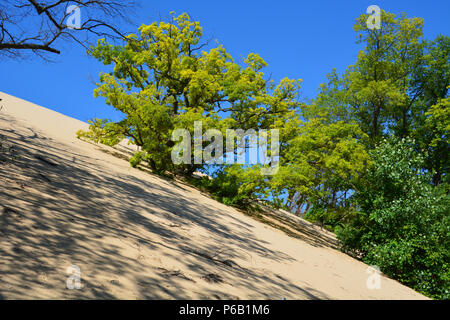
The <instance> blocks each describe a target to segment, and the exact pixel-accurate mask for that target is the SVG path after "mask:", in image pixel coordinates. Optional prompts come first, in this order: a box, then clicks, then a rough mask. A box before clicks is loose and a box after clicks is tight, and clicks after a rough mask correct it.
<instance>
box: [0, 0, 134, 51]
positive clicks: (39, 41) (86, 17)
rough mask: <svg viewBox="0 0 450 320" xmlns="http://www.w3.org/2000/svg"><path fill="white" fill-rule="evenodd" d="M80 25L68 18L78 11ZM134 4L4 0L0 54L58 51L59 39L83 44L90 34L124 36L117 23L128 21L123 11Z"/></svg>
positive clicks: (0, 10)
mask: <svg viewBox="0 0 450 320" xmlns="http://www.w3.org/2000/svg"><path fill="white" fill-rule="evenodd" d="M74 6H77V7H78V8H79V13H80V15H81V16H80V18H81V21H80V25H79V26H71V25H69V24H68V23H67V19H68V18H70V17H71V16H72V15H73V14H77V13H78V12H77V11H78V9H76V10H75V9H74ZM133 6H135V3H134V1H131V0H124V1H116V0H53V1H49V0H45V1H44V0H41V1H35V0H3V1H2V3H1V4H0V53H3V54H7V55H9V56H13V57H17V56H18V55H19V54H20V52H21V51H27V50H29V51H33V52H34V53H36V54H39V55H40V54H42V53H44V52H47V53H54V54H59V53H60V52H61V51H60V49H58V45H59V41H60V40H73V41H75V42H77V43H79V44H81V45H83V46H85V47H86V46H87V45H88V43H89V34H92V35H95V36H96V37H109V38H116V39H117V38H123V37H124V34H123V33H122V31H120V30H119V29H118V27H117V23H119V22H121V21H127V17H126V13H127V12H129V9H130V8H131V7H133ZM74 10H75V11H74Z"/></svg>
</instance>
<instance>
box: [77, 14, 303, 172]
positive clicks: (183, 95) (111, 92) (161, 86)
mask: <svg viewBox="0 0 450 320" xmlns="http://www.w3.org/2000/svg"><path fill="white" fill-rule="evenodd" d="M202 33H203V31H202V28H201V26H200V24H199V22H197V21H191V19H190V17H189V15H187V14H186V13H183V14H181V15H180V16H174V15H173V13H172V20H171V21H170V22H159V23H157V22H155V23H152V24H150V25H142V26H141V27H140V28H139V35H130V36H128V37H127V39H126V43H125V44H124V45H122V46H113V45H111V44H109V43H107V42H106V41H105V40H104V39H100V40H99V41H98V43H97V46H96V47H93V48H91V50H90V51H89V53H90V54H91V55H92V56H93V57H95V58H96V59H98V60H99V61H101V62H103V64H104V65H108V66H109V65H110V66H112V70H111V71H110V72H108V73H101V75H100V81H99V83H98V84H97V88H96V89H95V92H94V95H95V97H104V98H105V99H106V103H107V104H108V105H111V106H113V107H114V108H115V109H116V110H118V111H120V112H121V113H122V114H123V116H124V119H123V120H122V121H119V122H111V121H106V120H98V119H96V120H94V122H92V123H91V127H90V132H88V133H83V132H80V133H79V136H84V137H86V138H92V139H94V141H98V142H101V143H107V144H115V143H117V142H118V141H120V140H121V139H122V138H124V137H126V138H128V139H130V140H131V142H132V143H134V144H135V145H137V146H140V147H141V149H142V150H141V151H140V152H144V153H146V155H145V156H144V155H137V156H135V157H133V159H132V161H133V163H132V164H133V165H137V163H138V162H139V160H145V161H148V162H149V164H150V167H151V168H152V170H153V171H155V172H164V171H166V170H171V171H177V172H179V171H182V172H183V171H185V172H188V173H190V172H192V171H194V170H196V169H199V168H200V167H201V166H195V165H186V164H184V165H180V166H179V167H178V168H175V167H174V166H173V165H172V161H171V160H170V159H171V157H170V155H171V150H172V148H173V146H174V142H173V141H172V140H171V134H172V132H173V130H174V129H177V128H185V129H189V130H190V132H191V135H192V134H193V129H192V127H193V121H194V120H203V121H204V122H205V123H204V126H203V127H204V129H205V130H206V129H208V128H209V127H210V128H212V127H214V128H218V129H219V130H221V129H222V128H231V129H232V128H242V129H246V128H264V127H269V126H270V125H271V124H272V123H273V121H274V119H276V118H277V117H279V116H281V115H282V114H283V113H286V112H288V111H289V110H290V109H292V108H293V107H294V105H295V98H296V91H297V90H298V88H299V83H300V80H290V79H287V78H285V79H282V80H281V81H280V83H279V84H278V85H275V84H274V83H273V82H272V81H266V80H265V79H264V77H263V75H264V74H263V72H262V71H261V69H262V68H264V67H265V66H266V65H267V64H266V62H265V61H264V60H263V59H262V58H261V57H259V56H258V55H257V54H255V53H250V54H249V55H248V56H247V58H245V59H244V61H243V65H240V64H238V63H236V62H234V60H233V59H232V57H231V56H230V54H229V53H228V52H227V51H226V50H225V49H224V48H223V47H222V46H221V45H217V46H215V47H212V48H210V49H209V50H206V48H207V43H203V44H202V43H201V42H200V41H201V37H202ZM203 48H204V49H205V50H204V51H202V49H203ZM219 112H220V113H222V115H226V116H223V117H219V116H218V113H219ZM192 156H194V155H192Z"/></svg>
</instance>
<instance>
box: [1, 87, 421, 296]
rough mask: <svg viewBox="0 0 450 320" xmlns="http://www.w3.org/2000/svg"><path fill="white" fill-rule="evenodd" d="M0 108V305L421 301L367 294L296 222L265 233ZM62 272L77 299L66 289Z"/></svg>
mask: <svg viewBox="0 0 450 320" xmlns="http://www.w3.org/2000/svg"><path fill="white" fill-rule="evenodd" d="M0 99H3V100H2V101H1V102H0V105H3V109H2V110H1V111H0V134H1V136H2V139H3V140H2V141H3V143H4V144H6V145H7V146H12V147H13V149H12V150H11V152H8V154H7V155H6V157H5V156H3V158H2V162H1V163H0V298H3V299H80V298H81V299H92V298H96V299H283V298H285V299H423V298H425V297H424V296H422V295H420V294H418V293H416V292H415V291H413V290H412V289H410V288H407V287H405V286H403V285H401V284H400V283H398V282H396V281H393V280H391V279H389V278H387V277H384V276H382V277H381V288H380V289H375V290H370V289H368V288H367V285H366V282H367V279H368V277H369V275H368V274H367V273H366V270H367V265H365V264H363V263H361V262H359V261H357V260H355V259H353V258H351V257H349V256H347V255H345V254H343V253H341V252H339V251H337V250H336V249H335V248H334V246H335V244H334V240H333V235H332V234H329V233H326V232H322V231H321V230H320V229H318V228H316V227H314V226H311V225H310V224H308V223H306V222H302V221H300V220H299V221H297V222H298V223H297V222H295V221H294V222H292V223H287V224H286V225H285V226H284V229H283V228H282V230H280V229H278V228H274V227H273V226H270V225H268V224H266V223H262V222H261V221H258V220H255V219H253V218H252V217H249V216H246V215H244V214H243V213H241V212H239V211H237V210H235V209H233V208H230V207H227V206H225V205H223V204H220V203H218V202H216V201H214V200H212V199H211V198H209V197H208V196H207V195H205V194H202V193H201V192H199V191H198V190H196V189H194V188H192V187H190V186H188V185H186V184H184V183H182V182H177V181H170V180H165V179H162V178H159V177H156V176H154V175H151V174H149V173H146V172H144V171H141V170H138V169H134V168H131V167H130V165H129V163H128V162H127V161H126V160H123V159H120V158H118V157H116V156H113V155H111V153H113V152H116V150H114V149H112V148H107V147H104V146H98V145H94V144H91V143H88V142H84V141H81V140H78V139H77V138H76V137H75V132H76V131H77V130H78V129H80V128H86V127H87V125H86V124H85V123H83V122H81V121H78V120H75V119H72V118H70V117H67V116H64V115H62V114H59V113H57V112H54V111H51V110H49V109H46V108H42V107H39V106H37V105H34V104H32V103H29V102H26V101H23V100H21V99H18V98H15V97H12V96H10V95H7V94H4V93H0ZM10 156H15V157H16V158H15V159H14V160H13V161H12V160H11V159H10ZM266 219H267V220H268V222H270V221H269V220H270V219H272V220H271V221H272V222H273V224H272V225H274V224H277V223H278V224H279V223H280V222H279V221H280V220H278V219H274V217H273V216H272V217H271V216H269V215H268V216H267V217H266ZM296 223H297V224H296ZM295 225H297V227H298V228H297V227H296V226H295ZM289 230H291V231H292V234H291V236H290V235H289ZM70 265H76V266H78V267H79V268H80V270H81V285H82V288H81V289H79V290H76V289H75V290H69V289H67V287H66V280H67V277H68V274H67V273H66V272H67V267H69V266H70Z"/></svg>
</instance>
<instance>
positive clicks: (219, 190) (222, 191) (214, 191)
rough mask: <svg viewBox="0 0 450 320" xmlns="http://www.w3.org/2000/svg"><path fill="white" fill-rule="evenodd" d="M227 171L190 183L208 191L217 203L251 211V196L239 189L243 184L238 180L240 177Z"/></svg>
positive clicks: (223, 169)
mask: <svg viewBox="0 0 450 320" xmlns="http://www.w3.org/2000/svg"><path fill="white" fill-rule="evenodd" d="M238 168H239V167H236V168H235V169H237V170H239V169H238ZM227 169H229V168H221V169H220V170H217V171H216V172H215V175H214V177H213V178H211V177H208V176H203V177H201V178H191V179H190V182H191V183H192V184H194V185H195V186H197V187H199V188H201V189H204V190H206V191H208V192H209V194H211V196H212V197H213V198H214V199H215V200H217V201H220V202H222V203H224V204H226V205H229V206H234V207H238V208H241V209H250V208H251V202H250V201H251V196H250V195H249V194H246V193H244V192H242V190H241V191H240V189H239V187H240V185H241V184H242V182H241V181H240V179H238V176H236V175H233V174H229V173H228V172H227Z"/></svg>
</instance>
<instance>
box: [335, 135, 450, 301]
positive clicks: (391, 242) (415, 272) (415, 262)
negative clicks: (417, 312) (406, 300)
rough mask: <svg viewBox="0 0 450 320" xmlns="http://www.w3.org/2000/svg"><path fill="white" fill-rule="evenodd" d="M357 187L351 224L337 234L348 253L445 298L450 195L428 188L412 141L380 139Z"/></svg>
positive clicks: (421, 160)
mask: <svg viewBox="0 0 450 320" xmlns="http://www.w3.org/2000/svg"><path fill="white" fill-rule="evenodd" d="M370 154H371V156H372V159H373V165H372V166H371V167H370V169H369V170H368V172H367V175H366V177H365V179H364V180H363V181H361V182H360V184H359V185H358V187H357V188H356V191H355V195H354V199H355V200H356V202H357V204H358V206H359V212H358V214H357V216H356V217H355V219H354V220H353V221H352V222H351V223H350V224H348V225H346V226H344V227H343V228H342V229H340V230H339V232H338V238H339V240H340V241H341V242H342V244H343V248H344V249H345V250H346V251H349V252H353V253H354V254H356V255H359V256H361V257H362V258H363V260H364V261H365V262H366V263H368V264H371V265H377V266H378V267H380V269H381V270H382V271H383V272H384V273H386V274H387V275H389V276H391V277H393V278H394V279H397V280H399V281H401V282H403V283H404V284H406V285H408V286H411V287H413V288H414V289H416V290H418V291H420V292H422V293H425V294H427V295H429V296H431V297H435V298H444V299H448V298H449V297H450V296H449V289H450V288H449V283H450V282H449V281H448V280H449V274H450V269H449V264H448V263H449V261H450V260H449V258H450V252H449V250H448V248H449V245H450V224H449V222H450V221H449V219H450V216H449V214H448V213H449V212H448V208H449V204H450V203H449V201H450V199H449V196H448V194H445V193H439V192H437V190H436V189H434V188H432V186H431V185H430V183H429V181H430V180H431V179H430V175H429V174H428V173H426V172H424V171H423V170H422V169H421V168H422V167H423V164H424V159H423V157H422V156H421V155H420V154H418V153H416V152H415V150H414V141H412V140H408V139H404V140H401V141H396V139H395V138H393V139H390V140H384V141H383V142H381V143H380V145H379V146H378V147H377V148H376V149H375V150H373V151H371V152H370Z"/></svg>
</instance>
